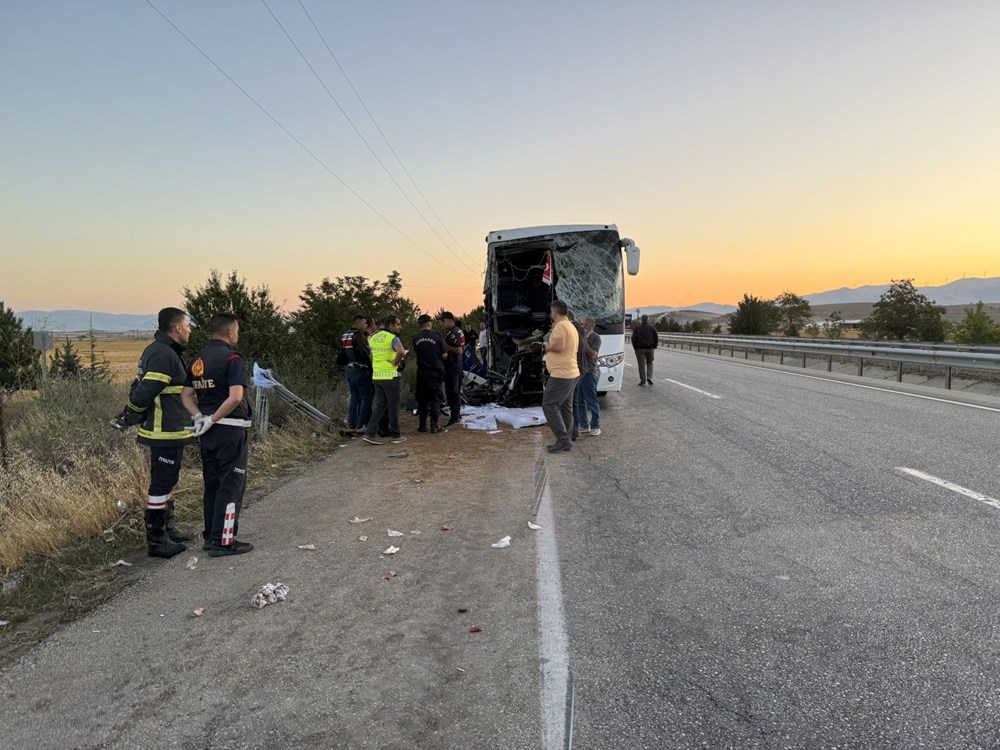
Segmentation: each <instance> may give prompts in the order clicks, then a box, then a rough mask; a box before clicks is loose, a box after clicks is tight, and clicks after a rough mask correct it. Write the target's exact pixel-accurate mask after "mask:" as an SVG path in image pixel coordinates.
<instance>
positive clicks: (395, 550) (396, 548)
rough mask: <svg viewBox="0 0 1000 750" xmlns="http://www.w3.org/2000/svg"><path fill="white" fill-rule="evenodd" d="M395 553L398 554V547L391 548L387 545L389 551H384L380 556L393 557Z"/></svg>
mask: <svg viewBox="0 0 1000 750" xmlns="http://www.w3.org/2000/svg"><path fill="white" fill-rule="evenodd" d="M397 552H399V547H393V546H392V545H391V544H390V545H389V549H387V550H385V551H384V552H383V553H382V554H383V555H395V554H396V553H397Z"/></svg>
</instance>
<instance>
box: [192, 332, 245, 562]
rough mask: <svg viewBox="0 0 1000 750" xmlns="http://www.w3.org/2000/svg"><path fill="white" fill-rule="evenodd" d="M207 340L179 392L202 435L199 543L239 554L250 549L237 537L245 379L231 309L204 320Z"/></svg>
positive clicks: (216, 553)
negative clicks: (201, 540) (202, 525)
mask: <svg viewBox="0 0 1000 750" xmlns="http://www.w3.org/2000/svg"><path fill="white" fill-rule="evenodd" d="M209 328H210V329H211V334H212V340H211V341H209V342H208V344H206V345H205V348H204V349H202V350H201V351H200V352H198V356H197V357H195V359H194V360H193V361H192V362H191V364H190V365H189V366H188V375H187V381H186V382H185V383H184V391H183V393H182V394H181V397H182V398H183V400H184V406H185V407H186V408H187V410H188V411H189V412H190V413H191V414H192V415H193V416H194V428H193V432H194V435H195V436H196V437H199V438H201V465H202V471H203V473H204V477H205V497H204V505H205V531H204V533H203V537H204V539H205V544H204V547H203V548H204V549H207V550H208V554H209V556H210V557H222V556H223V555H242V554H244V553H245V552H249V551H250V550H252V549H253V545H252V544H250V543H249V542H240V541H238V540H237V539H236V533H237V531H238V530H239V518H240V509H241V508H242V507H243V493H244V492H245V491H246V485H247V451H248V447H249V439H248V432H249V428H250V417H251V415H252V412H251V409H250V400H249V398H248V395H247V386H248V385H249V380H248V377H247V366H246V362H245V361H244V359H243V357H241V356H240V355H239V353H238V352H236V351H234V349H233V347H234V346H236V343H237V342H238V341H239V338H240V324H239V322H238V321H237V320H236V316H235V315H231V314H229V313H217V314H216V315H213V316H212V321H211V323H209Z"/></svg>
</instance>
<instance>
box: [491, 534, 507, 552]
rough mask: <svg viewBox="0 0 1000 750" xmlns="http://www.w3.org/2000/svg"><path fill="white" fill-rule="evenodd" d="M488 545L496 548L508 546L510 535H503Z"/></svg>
mask: <svg viewBox="0 0 1000 750" xmlns="http://www.w3.org/2000/svg"><path fill="white" fill-rule="evenodd" d="M490 546H492V547H495V548H496V549H503V548H504V547H509V546H510V537H509V536H505V537H504V538H503V539H501V540H500V541H499V542H494V543H493V544H492V545H490Z"/></svg>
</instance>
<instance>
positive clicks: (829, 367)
mask: <svg viewBox="0 0 1000 750" xmlns="http://www.w3.org/2000/svg"><path fill="white" fill-rule="evenodd" d="M826 371H827V372H833V355H832V354H831V355H829V356H828V357H827V358H826Z"/></svg>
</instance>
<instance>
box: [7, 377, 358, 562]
mask: <svg viewBox="0 0 1000 750" xmlns="http://www.w3.org/2000/svg"><path fill="white" fill-rule="evenodd" d="M124 398H125V392H124V386H123V385H122V384H120V383H119V384H104V383H93V382H52V383H50V384H49V385H48V386H47V387H45V388H44V389H43V390H42V391H41V392H39V393H38V394H37V395H36V396H35V397H33V398H27V397H20V398H18V399H17V400H13V401H10V402H8V405H7V406H8V410H7V411H8V420H9V423H10V443H11V456H10V460H9V462H8V466H7V468H6V469H5V470H4V471H3V472H2V475H0V529H3V534H0V571H2V572H3V573H4V574H5V575H7V574H10V573H11V572H12V571H14V570H16V569H18V568H19V567H20V566H22V565H24V564H25V563H26V562H27V561H29V560H32V559H36V558H38V557H46V556H53V555H58V554H59V553H60V551H61V550H64V549H66V548H67V547H68V546H71V545H73V544H75V543H78V542H80V541H81V540H85V539H88V538H92V537H95V536H100V535H101V533H102V532H103V531H104V530H106V529H109V528H110V529H113V530H118V531H119V532H120V531H122V530H128V529H131V528H133V527H136V526H139V527H141V523H139V520H140V519H141V517H142V509H143V507H144V506H143V503H144V499H145V496H146V491H147V484H148V476H149V458H148V453H147V452H146V450H145V449H144V448H142V447H140V446H138V445H136V444H135V434H134V432H130V433H127V434H124V435H123V434H121V433H118V432H116V431H114V430H112V429H111V428H110V427H109V426H108V419H109V418H110V417H111V416H113V415H114V414H116V413H117V412H118V411H119V410H120V409H121V404H122V403H123V402H124ZM338 442H339V438H338V436H337V435H336V433H332V434H331V433H330V432H328V431H322V430H319V429H317V428H315V427H313V426H311V425H306V424H302V423H301V422H298V421H295V420H289V421H287V422H286V424H284V425H283V426H278V427H274V426H272V430H271V433H270V435H269V436H268V439H267V440H264V441H255V442H254V443H253V444H252V448H251V453H250V466H249V471H248V488H249V489H255V488H259V487H261V486H264V485H266V484H267V483H268V482H269V481H271V479H273V478H274V477H275V476H277V475H280V474H282V473H284V472H286V471H288V470H289V469H291V468H294V467H296V466H299V465H302V464H305V463H308V462H309V461H311V460H313V459H314V458H315V457H316V456H317V455H318V454H320V453H322V452H325V451H328V450H330V449H331V448H332V447H334V446H335V445H336V444H337V443H338ZM174 495H175V497H176V499H177V505H178V515H179V516H180V517H181V519H182V520H183V519H185V518H187V519H194V518H199V517H200V515H201V467H200V460H199V456H198V451H197V449H196V448H195V447H192V448H189V449H188V450H187V451H185V455H184V469H183V471H182V473H181V481H180V484H179V485H178V487H177V489H176V490H175V492H174ZM119 501H120V502H121V503H124V510H119V506H118V503H119ZM136 541H137V542H140V541H141V537H140V536H136Z"/></svg>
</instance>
